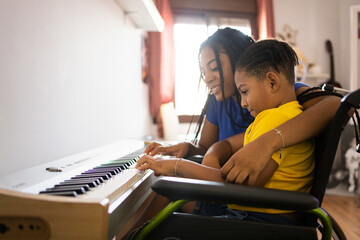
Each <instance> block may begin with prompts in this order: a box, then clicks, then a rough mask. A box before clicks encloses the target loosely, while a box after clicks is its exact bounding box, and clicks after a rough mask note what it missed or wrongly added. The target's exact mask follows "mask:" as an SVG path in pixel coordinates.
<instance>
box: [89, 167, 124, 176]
mask: <svg viewBox="0 0 360 240" xmlns="http://www.w3.org/2000/svg"><path fill="white" fill-rule="evenodd" d="M97 172H99V173H101V172H102V173H104V172H109V173H111V174H112V175H116V174H118V173H120V172H121V169H120V168H103V169H101V168H100V169H90V170H87V171H85V172H84V173H97Z"/></svg>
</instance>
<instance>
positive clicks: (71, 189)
mask: <svg viewBox="0 0 360 240" xmlns="http://www.w3.org/2000/svg"><path fill="white" fill-rule="evenodd" d="M67 191H74V192H76V193H77V194H84V193H85V192H86V190H85V188H83V187H67V188H47V189H45V190H44V192H67Z"/></svg>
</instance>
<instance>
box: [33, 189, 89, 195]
mask: <svg viewBox="0 0 360 240" xmlns="http://www.w3.org/2000/svg"><path fill="white" fill-rule="evenodd" d="M39 193H40V194H56V195H61V196H74V195H75V194H76V196H77V195H78V192H76V191H61V190H59V191H57V190H49V191H41V192H39ZM74 193H75V194H74ZM83 193H85V191H84V192H83ZM83 193H80V194H83Z"/></svg>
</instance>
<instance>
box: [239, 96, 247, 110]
mask: <svg viewBox="0 0 360 240" xmlns="http://www.w3.org/2000/svg"><path fill="white" fill-rule="evenodd" d="M241 106H242V107H243V108H247V107H248V103H247V101H246V98H245V97H242V98H241Z"/></svg>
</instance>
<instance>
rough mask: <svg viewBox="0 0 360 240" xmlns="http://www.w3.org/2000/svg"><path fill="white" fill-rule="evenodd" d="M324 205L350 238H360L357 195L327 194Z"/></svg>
mask: <svg viewBox="0 0 360 240" xmlns="http://www.w3.org/2000/svg"><path fill="white" fill-rule="evenodd" d="M322 207H323V208H324V209H325V210H326V211H327V212H328V213H329V214H330V215H331V216H332V217H333V218H335V220H336V221H337V223H338V224H339V225H340V226H341V228H342V229H343V231H344V233H345V235H346V237H347V239H348V240H360V207H358V199H357V198H356V197H355V196H343V195H334V194H326V195H325V197H324V200H323V203H322Z"/></svg>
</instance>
